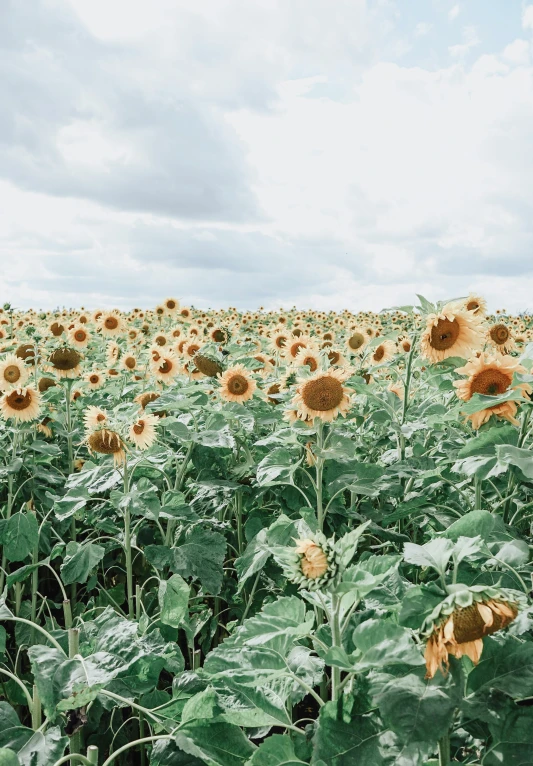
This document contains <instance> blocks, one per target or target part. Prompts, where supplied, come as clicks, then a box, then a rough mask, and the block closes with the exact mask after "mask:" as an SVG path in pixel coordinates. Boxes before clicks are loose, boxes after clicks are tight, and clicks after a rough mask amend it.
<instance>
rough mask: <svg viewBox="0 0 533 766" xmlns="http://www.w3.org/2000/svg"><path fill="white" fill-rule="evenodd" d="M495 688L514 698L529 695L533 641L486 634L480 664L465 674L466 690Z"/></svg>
mask: <svg viewBox="0 0 533 766" xmlns="http://www.w3.org/2000/svg"><path fill="white" fill-rule="evenodd" d="M487 689H498V690H499V691H501V692H505V694H508V695H509V696H510V697H513V698H514V699H521V698H523V697H530V696H531V690H532V689H533V643H531V642H529V641H527V642H524V643H519V642H518V641H517V640H516V638H512V637H510V636H509V637H506V638H505V640H503V641H502V640H500V639H499V638H498V639H496V638H490V637H489V638H486V639H485V640H484V641H483V654H482V655H481V660H480V662H479V664H478V665H477V666H476V667H475V668H474V669H473V670H472V672H471V673H470V674H469V676H468V691H469V692H475V693H476V694H482V693H483V692H484V691H485V690H487Z"/></svg>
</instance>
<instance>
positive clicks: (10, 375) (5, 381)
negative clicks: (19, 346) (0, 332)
mask: <svg viewBox="0 0 533 766" xmlns="http://www.w3.org/2000/svg"><path fill="white" fill-rule="evenodd" d="M28 376H29V371H28V368H27V367H26V365H25V364H24V362H22V361H21V360H20V359H19V358H18V357H16V356H15V354H8V355H7V356H6V357H5V359H3V360H2V361H1V362H0V391H6V390H7V389H8V388H12V387H13V386H23V385H24V384H25V383H26V381H27V380H28Z"/></svg>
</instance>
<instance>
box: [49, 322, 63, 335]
mask: <svg viewBox="0 0 533 766" xmlns="http://www.w3.org/2000/svg"><path fill="white" fill-rule="evenodd" d="M64 329H65V328H64V327H63V325H62V324H59V323H58V322H54V323H53V325H51V327H50V330H51V331H52V335H55V337H56V338H57V336H58V335H61V333H62V332H63V330H64Z"/></svg>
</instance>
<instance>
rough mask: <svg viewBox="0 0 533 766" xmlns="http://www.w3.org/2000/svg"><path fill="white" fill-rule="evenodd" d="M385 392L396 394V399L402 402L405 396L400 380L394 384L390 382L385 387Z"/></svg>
mask: <svg viewBox="0 0 533 766" xmlns="http://www.w3.org/2000/svg"><path fill="white" fill-rule="evenodd" d="M387 391H390V392H391V393H392V394H396V396H397V397H398V399H401V400H402V401H403V399H404V396H405V390H404V385H403V383H402V382H401V381H400V380H397V381H396V382H395V383H393V382H392V380H391V382H390V383H389V385H388V386H387Z"/></svg>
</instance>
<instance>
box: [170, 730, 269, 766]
mask: <svg viewBox="0 0 533 766" xmlns="http://www.w3.org/2000/svg"><path fill="white" fill-rule="evenodd" d="M174 741H175V743H176V745H177V746H178V747H179V748H180V749H181V750H183V751H184V752H185V753H188V754H189V755H194V756H195V757H196V758H200V760H201V761H202V762H203V763H205V764H207V766H239V765H240V766H244V764H245V763H246V761H247V760H248V759H249V758H250V757H251V756H252V755H253V753H254V751H255V749H256V748H255V746H254V745H252V743H251V742H250V741H249V739H247V737H245V735H244V734H243V732H242V731H241V729H239V727H238V726H233V725H232V724H229V723H213V722H211V721H210V722H203V721H198V722H192V721H191V722H189V723H187V724H185V725H184V726H181V727H180V729H179V731H178V732H177V734H176V735H175V738H174Z"/></svg>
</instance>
